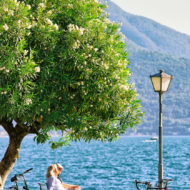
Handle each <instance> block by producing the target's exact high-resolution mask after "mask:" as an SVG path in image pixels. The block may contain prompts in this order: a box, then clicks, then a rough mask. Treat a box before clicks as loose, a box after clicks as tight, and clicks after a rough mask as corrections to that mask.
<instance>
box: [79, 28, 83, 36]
mask: <svg viewBox="0 0 190 190" xmlns="http://www.w3.org/2000/svg"><path fill="white" fill-rule="evenodd" d="M78 31H79V35H81V36H82V35H83V34H84V28H79V30H78Z"/></svg>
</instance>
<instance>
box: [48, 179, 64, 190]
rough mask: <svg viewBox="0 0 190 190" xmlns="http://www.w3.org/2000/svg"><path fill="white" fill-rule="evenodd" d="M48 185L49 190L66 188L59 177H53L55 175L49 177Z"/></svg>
mask: <svg viewBox="0 0 190 190" xmlns="http://www.w3.org/2000/svg"><path fill="white" fill-rule="evenodd" d="M47 186H48V190H66V189H65V188H64V187H63V186H62V184H61V181H60V180H59V179H57V177H53V176H51V177H49V178H48V179H47Z"/></svg>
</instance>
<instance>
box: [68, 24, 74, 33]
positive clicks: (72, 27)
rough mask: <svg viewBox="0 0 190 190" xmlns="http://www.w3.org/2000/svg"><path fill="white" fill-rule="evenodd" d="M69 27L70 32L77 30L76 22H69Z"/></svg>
mask: <svg viewBox="0 0 190 190" xmlns="http://www.w3.org/2000/svg"><path fill="white" fill-rule="evenodd" d="M68 29H69V32H72V31H73V30H75V25H74V24H69V25H68Z"/></svg>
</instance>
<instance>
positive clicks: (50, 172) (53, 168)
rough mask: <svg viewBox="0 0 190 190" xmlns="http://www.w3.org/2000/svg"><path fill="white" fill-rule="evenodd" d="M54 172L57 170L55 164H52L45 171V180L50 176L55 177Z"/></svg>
mask: <svg viewBox="0 0 190 190" xmlns="http://www.w3.org/2000/svg"><path fill="white" fill-rule="evenodd" d="M55 172H56V173H57V172H58V168H57V165H56V164H52V165H50V166H49V167H48V169H47V174H46V178H49V177H51V176H55Z"/></svg>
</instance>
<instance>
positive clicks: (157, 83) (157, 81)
mask: <svg viewBox="0 0 190 190" xmlns="http://www.w3.org/2000/svg"><path fill="white" fill-rule="evenodd" d="M151 80H152V84H153V87H154V90H155V91H160V77H152V78H151Z"/></svg>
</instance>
